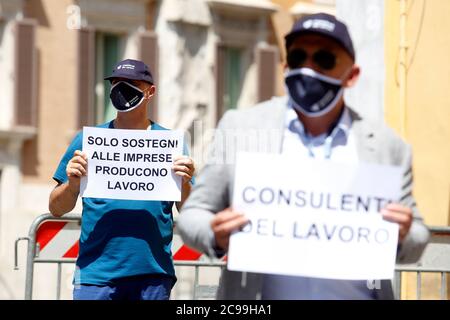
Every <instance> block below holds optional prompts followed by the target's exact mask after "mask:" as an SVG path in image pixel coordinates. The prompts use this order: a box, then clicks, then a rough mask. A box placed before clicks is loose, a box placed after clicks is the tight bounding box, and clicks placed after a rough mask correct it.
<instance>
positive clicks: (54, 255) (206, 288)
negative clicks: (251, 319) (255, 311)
mask: <svg viewBox="0 0 450 320" xmlns="http://www.w3.org/2000/svg"><path fill="white" fill-rule="evenodd" d="M46 223H47V225H45V224H46ZM49 223H50V224H49ZM51 223H53V224H51ZM80 223H81V215H80V214H76V213H69V214H66V215H64V216H63V217H62V218H55V217H53V216H52V215H51V214H48V213H47V214H43V215H41V216H39V217H37V218H36V219H35V220H34V221H33V223H32V224H31V227H30V230H29V233H28V237H21V238H18V239H17V240H16V241H15V251H14V258H15V259H14V261H15V263H14V269H15V270H18V269H19V268H18V243H19V242H20V241H23V240H26V241H28V250H27V263H26V277H25V299H26V300H31V299H32V294H33V275H34V264H35V263H57V265H58V272H57V287H56V299H57V300H59V299H60V298H61V266H62V264H63V263H75V261H76V254H77V249H74V248H75V246H76V245H75V244H72V243H71V242H73V239H76V240H78V238H79V233H80ZM44 225H45V227H43V226H44ZM43 229H44V230H43ZM62 229H64V230H65V231H66V234H67V236H65V237H63V238H62V240H61V241H60V242H63V243H64V242H65V244H64V245H65V247H64V246H62V247H60V246H59V247H58V246H56V248H55V246H49V245H48V243H49V241H50V240H49V238H51V237H52V236H53V237H55V235H56V234H57V233H58V230H62ZM74 231H75V233H74ZM430 231H431V239H430V242H429V244H428V245H427V247H426V249H425V251H424V253H423V255H422V257H421V259H420V260H419V262H417V263H415V264H408V265H397V266H396V269H395V278H394V281H393V284H394V294H395V297H396V298H397V299H400V298H401V287H402V273H404V272H415V273H416V275H417V299H421V297H422V274H423V273H438V274H440V275H441V286H440V298H441V299H443V300H446V299H447V273H449V272H450V227H431V228H430ZM76 232H78V235H77V234H76ZM174 234H176V228H175V230H174ZM41 247H42V248H41ZM174 265H175V266H179V267H193V268H194V283H193V299H194V300H197V299H204V298H214V297H215V293H216V291H217V285H200V284H199V273H200V268H203V267H208V268H220V269H221V270H223V268H225V265H226V262H224V261H221V260H212V259H209V258H206V257H205V259H201V260H195V261H194V260H191V261H189V260H176V259H175V260H174Z"/></svg>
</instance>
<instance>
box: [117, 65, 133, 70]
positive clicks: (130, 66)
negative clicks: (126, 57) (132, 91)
mask: <svg viewBox="0 0 450 320" xmlns="http://www.w3.org/2000/svg"><path fill="white" fill-rule="evenodd" d="M120 68H123V69H131V70H134V68H135V67H134V65H132V64H122V65H120V66H119V67H118V68H117V69H120Z"/></svg>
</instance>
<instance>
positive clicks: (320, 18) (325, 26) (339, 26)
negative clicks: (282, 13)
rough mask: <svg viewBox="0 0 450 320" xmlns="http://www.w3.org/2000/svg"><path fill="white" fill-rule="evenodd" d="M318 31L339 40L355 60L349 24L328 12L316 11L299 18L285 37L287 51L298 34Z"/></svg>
mask: <svg viewBox="0 0 450 320" xmlns="http://www.w3.org/2000/svg"><path fill="white" fill-rule="evenodd" d="M308 33H316V34H321V35H323V36H327V37H330V38H332V39H334V40H335V41H337V42H338V43H339V44H340V45H341V46H342V47H343V48H344V49H345V50H346V51H347V52H348V53H349V54H350V56H351V57H352V59H353V60H355V50H354V48H353V42H352V39H351V37H350V34H349V32H348V29H347V26H346V25H345V24H344V23H342V22H341V21H339V20H337V19H336V17H335V16H332V15H330V14H327V13H316V14H311V15H306V16H304V17H302V18H301V19H299V20H298V21H297V22H296V23H295V24H294V26H293V27H292V30H291V32H289V33H288V34H287V35H286V36H285V37H284V39H285V41H286V51H287V49H288V48H289V47H290V45H291V44H292V42H294V39H295V37H296V36H298V35H301V34H308Z"/></svg>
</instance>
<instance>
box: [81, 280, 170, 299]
mask: <svg viewBox="0 0 450 320" xmlns="http://www.w3.org/2000/svg"><path fill="white" fill-rule="evenodd" d="M173 283H174V280H173V279H172V278H170V277H165V276H153V275H142V276H133V277H126V278H121V279H116V280H114V283H113V284H110V285H105V286H97V285H87V284H81V285H75V287H74V289H73V300H169V298H170V291H171V290H172V286H173Z"/></svg>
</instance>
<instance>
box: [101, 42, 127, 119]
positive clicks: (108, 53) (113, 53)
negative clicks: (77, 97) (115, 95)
mask: <svg viewBox="0 0 450 320" xmlns="http://www.w3.org/2000/svg"><path fill="white" fill-rule="evenodd" d="M123 47H124V44H123V37H122V36H120V35H117V34H112V33H96V37H95V52H96V53H95V55H96V56H95V64H96V76H95V122H96V123H97V124H100V123H104V122H107V121H111V120H112V119H114V118H115V116H116V110H115V109H114V106H113V105H112V104H111V100H110V99H109V92H110V90H111V84H110V83H109V81H105V80H103V78H104V77H105V76H106V75H109V74H111V72H112V70H113V68H114V66H115V65H116V63H117V62H119V61H120V60H122V57H123V51H124V50H123Z"/></svg>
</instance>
